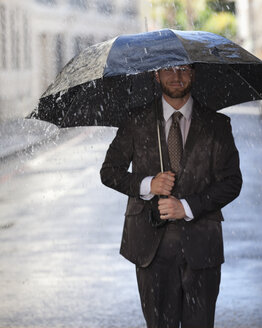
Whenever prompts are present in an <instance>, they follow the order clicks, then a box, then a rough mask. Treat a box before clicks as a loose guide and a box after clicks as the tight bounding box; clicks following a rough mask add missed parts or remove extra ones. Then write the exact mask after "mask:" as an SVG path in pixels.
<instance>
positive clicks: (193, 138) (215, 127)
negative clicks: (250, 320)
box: [101, 65, 242, 328]
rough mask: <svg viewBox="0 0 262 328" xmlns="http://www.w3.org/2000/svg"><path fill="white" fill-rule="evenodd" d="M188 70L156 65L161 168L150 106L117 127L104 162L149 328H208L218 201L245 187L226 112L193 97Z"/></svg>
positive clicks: (217, 251)
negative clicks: (120, 207) (117, 195)
mask: <svg viewBox="0 0 262 328" xmlns="http://www.w3.org/2000/svg"><path fill="white" fill-rule="evenodd" d="M194 74H195V72H194V67H192V66H191V65H182V66H175V67H168V68H166V69H161V70H159V71H158V72H156V81H157V82H158V83H159V84H160V87H161V90H162V97H161V99H159V101H158V104H157V111H158V116H159V117H160V121H161V124H160V130H161V131H160V138H161V145H162V152H163V160H164V172H161V169H160V163H159V148H158V138H157V134H156V119H155V111H154V105H151V106H149V108H146V109H142V108H141V111H140V112H139V114H138V115H137V116H136V117H134V118H132V119H131V120H130V121H128V122H125V123H124V124H123V126H122V127H120V128H119V130H118V132H117V135H116V137H115V139H114V140H113V142H112V143H111V145H110V147H109V149H108V151H107V154H106V158H105V161H104V163H103V166H102V168H101V179H102V182H103V183H104V184H105V185H107V186H108V187H110V188H113V189H115V190H117V191H119V192H121V193H124V194H126V195H128V196H129V199H128V204H127V209H126V213H125V224H124V230H123V236H122V244H121V250H120V252H121V254H122V255H123V256H124V257H126V258H127V259H128V260H129V261H131V262H133V263H135V265H136V273H137V282H138V288H139V293H140V298H141V305H142V310H143V313H144V317H145V320H146V323H147V327H148V328H179V327H182V328H212V327H214V316H215V305H216V300H217V296H218V292H219V284H220V275H221V264H222V263H223V261H224V254H223V238H222V228H221V221H222V220H223V216H222V213H221V208H222V207H224V206H225V205H227V204H228V203H230V202H231V201H232V200H233V199H235V198H236V197H237V196H238V195H239V193H240V189H241V185H242V177H241V172H240V169H239V156H238V151H237V149H236V146H235V143H234V139H233V136H232V132H231V125H230V119H229V118H228V117H227V116H225V115H222V114H218V113H214V112H212V111H210V110H208V108H205V106H203V105H200V104H199V103H198V102H197V101H195V100H194V99H193V98H192V95H191V89H192V84H193V83H194ZM131 162H132V172H130V171H129V166H130V163H131ZM160 196H161V197H160Z"/></svg>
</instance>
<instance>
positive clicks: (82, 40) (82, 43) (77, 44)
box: [74, 35, 94, 55]
mask: <svg viewBox="0 0 262 328" xmlns="http://www.w3.org/2000/svg"><path fill="white" fill-rule="evenodd" d="M92 44H94V37H93V36H91V35H90V36H76V37H75V38H74V53H75V55H77V54H79V52H81V51H82V50H84V49H85V48H87V47H89V46H91V45H92Z"/></svg>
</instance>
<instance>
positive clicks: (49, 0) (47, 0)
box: [36, 0, 56, 5]
mask: <svg viewBox="0 0 262 328" xmlns="http://www.w3.org/2000/svg"><path fill="white" fill-rule="evenodd" d="M36 2H39V3H41V4H43V5H56V0H36Z"/></svg>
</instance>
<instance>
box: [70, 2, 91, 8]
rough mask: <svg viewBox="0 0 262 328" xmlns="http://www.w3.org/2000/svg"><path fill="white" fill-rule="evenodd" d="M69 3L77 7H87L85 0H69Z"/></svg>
mask: <svg viewBox="0 0 262 328" xmlns="http://www.w3.org/2000/svg"><path fill="white" fill-rule="evenodd" d="M69 3H70V5H71V6H72V7H75V8H78V9H88V1H87V0H69Z"/></svg>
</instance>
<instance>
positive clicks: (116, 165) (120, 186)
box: [100, 122, 146, 197]
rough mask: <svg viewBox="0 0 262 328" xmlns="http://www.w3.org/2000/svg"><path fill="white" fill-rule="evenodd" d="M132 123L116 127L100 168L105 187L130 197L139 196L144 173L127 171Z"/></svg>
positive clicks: (131, 142)
mask: <svg viewBox="0 0 262 328" xmlns="http://www.w3.org/2000/svg"><path fill="white" fill-rule="evenodd" d="M134 130H135V127H134V124H132V123H131V122H128V123H127V124H126V125H125V126H123V127H120V128H119V129H118V132H117V135H116V137H115V138H114V140H113V141H112V143H111V145H110V146H109V149H108V151H107V153H106V157H105V160H104V163H103V165H102V168H101V170H100V176H101V181H102V183H103V184H104V185H106V186H107V187H110V188H112V189H115V190H117V191H119V192H121V193H123V194H126V195H128V196H132V197H139V194H140V183H141V181H142V180H143V179H144V178H145V177H146V175H143V174H139V173H132V172H130V171H129V167H130V163H131V162H132V160H133V156H134Z"/></svg>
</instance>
